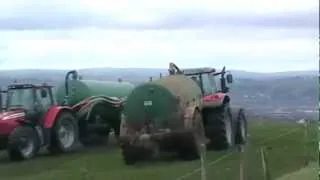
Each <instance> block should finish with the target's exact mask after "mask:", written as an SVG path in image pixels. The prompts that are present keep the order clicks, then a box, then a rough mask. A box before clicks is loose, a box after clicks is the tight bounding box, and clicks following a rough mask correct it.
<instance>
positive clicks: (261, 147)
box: [177, 121, 318, 180]
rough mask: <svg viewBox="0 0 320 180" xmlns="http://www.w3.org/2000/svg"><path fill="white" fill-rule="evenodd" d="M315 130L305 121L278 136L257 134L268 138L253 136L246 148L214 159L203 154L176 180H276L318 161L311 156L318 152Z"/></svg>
mask: <svg viewBox="0 0 320 180" xmlns="http://www.w3.org/2000/svg"><path fill="white" fill-rule="evenodd" d="M316 127H317V126H316V125H315V124H314V123H312V122H310V121H306V122H305V123H304V124H303V125H302V126H301V127H295V128H287V129H284V130H282V132H281V133H279V134H273V132H274V131H273V132H261V133H269V134H270V136H267V137H268V138H261V137H262V135H261V136H260V137H259V136H258V137H255V135H258V132H256V134H254V135H252V136H249V140H248V142H247V143H246V145H243V146H239V147H237V148H235V149H233V150H232V151H231V152H228V153H224V154H223V155H221V156H219V157H218V158H215V157H213V155H212V152H206V151H205V150H203V153H202V157H201V161H200V165H199V168H197V169H194V170H192V171H190V172H189V173H186V174H185V175H183V176H181V177H178V178H177V180H199V179H201V180H216V179H217V180H257V179H261V180H278V179H279V177H281V176H283V175H285V174H288V173H291V172H293V171H297V170H299V169H301V168H303V167H306V166H308V164H309V163H310V162H316V161H317V160H318V159H317V155H316V154H317V153H315V152H316V151H318V147H317V143H318V139H317V130H318V128H316ZM264 135H265V134H264ZM203 149H205V148H203ZM213 154H214V153H213ZM291 179H292V180H295V179H294V178H290V180H291ZM298 179H299V178H297V180H298ZM316 179H318V178H317V173H316V172H315V173H314V174H312V173H311V174H310V175H309V176H308V180H316ZM279 180H281V179H279Z"/></svg>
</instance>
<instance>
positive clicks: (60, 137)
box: [48, 111, 79, 154]
mask: <svg viewBox="0 0 320 180" xmlns="http://www.w3.org/2000/svg"><path fill="white" fill-rule="evenodd" d="M78 132H79V128H78V125H77V122H76V119H75V117H74V116H73V115H72V114H71V113H70V112H66V111H65V112H62V113H61V114H60V115H59V116H58V118H57V119H56V122H55V124H54V127H53V128H52V130H51V142H50V145H49V147H48V151H49V152H50V153H52V154H57V153H66V152H71V151H73V150H74V149H75V148H76V145H77V144H78V140H79V133H78Z"/></svg>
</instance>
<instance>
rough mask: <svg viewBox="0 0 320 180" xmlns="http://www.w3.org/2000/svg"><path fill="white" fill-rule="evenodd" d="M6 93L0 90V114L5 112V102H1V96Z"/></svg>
mask: <svg viewBox="0 0 320 180" xmlns="http://www.w3.org/2000/svg"><path fill="white" fill-rule="evenodd" d="M6 93H7V91H3V90H1V89H0V112H3V111H5V110H6V107H5V102H3V99H4V98H3V96H4V95H5V94H6Z"/></svg>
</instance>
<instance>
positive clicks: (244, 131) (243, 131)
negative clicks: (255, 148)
mask: <svg viewBox="0 0 320 180" xmlns="http://www.w3.org/2000/svg"><path fill="white" fill-rule="evenodd" d="M233 117H234V118H236V120H235V121H236V140H235V141H236V144H237V145H243V144H246V142H247V139H248V122H247V117H246V114H245V111H244V109H242V108H240V109H238V110H237V111H236V112H235V113H234V114H233Z"/></svg>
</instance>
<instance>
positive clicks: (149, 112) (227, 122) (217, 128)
mask: <svg viewBox="0 0 320 180" xmlns="http://www.w3.org/2000/svg"><path fill="white" fill-rule="evenodd" d="M225 74H226V71H225V68H223V70H222V71H221V72H216V71H215V70H214V69H212V68H210V69H209V68H197V69H185V70H184V71H182V70H180V69H179V68H178V67H177V66H176V65H175V64H173V63H170V66H169V75H168V76H165V77H162V78H160V79H157V80H154V81H150V82H147V83H144V84H141V85H139V86H137V87H135V89H134V90H133V91H132V92H131V93H130V94H129V95H128V97H127V100H126V104H125V106H124V111H123V115H122V119H121V126H120V137H119V141H120V145H121V149H122V155H123V158H124V161H125V163H126V164H134V163H136V162H138V161H141V160H152V159H160V158H161V157H163V155H166V154H168V153H170V154H177V155H178V157H179V158H181V159H184V160H193V159H197V158H199V156H200V145H201V144H207V147H208V148H210V149H217V150H221V149H228V148H230V147H232V146H234V145H235V144H243V143H245V141H246V137H247V122H246V118H245V114H244V110H243V109H242V108H240V109H237V110H231V108H230V107H229V104H230V97H229V96H228V95H227V94H226V93H227V92H228V90H229V88H228V87H227V83H231V82H232V75H231V74H228V75H227V80H226V79H225V77H224V76H225ZM216 77H220V89H218V88H217V85H216V82H215V78H216ZM226 81H227V82H226Z"/></svg>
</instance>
